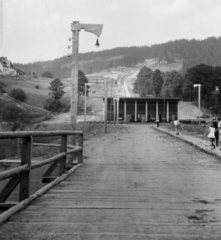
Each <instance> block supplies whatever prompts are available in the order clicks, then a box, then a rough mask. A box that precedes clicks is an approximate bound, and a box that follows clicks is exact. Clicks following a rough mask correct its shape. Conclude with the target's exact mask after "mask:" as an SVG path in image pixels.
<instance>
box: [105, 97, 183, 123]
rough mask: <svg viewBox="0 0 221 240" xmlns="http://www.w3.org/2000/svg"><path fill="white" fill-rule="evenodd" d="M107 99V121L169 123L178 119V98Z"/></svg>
mask: <svg viewBox="0 0 221 240" xmlns="http://www.w3.org/2000/svg"><path fill="white" fill-rule="evenodd" d="M118 99H119V100H117V98H108V99H107V119H108V120H116V119H117V115H118V119H119V120H122V121H125V122H143V123H144V122H154V121H156V119H159V120H160V122H164V121H165V122H170V121H174V120H175V119H179V107H178V104H179V100H180V98H168V97H167V98H163V97H157V98H153V97H149V98H123V97H120V98H118Z"/></svg>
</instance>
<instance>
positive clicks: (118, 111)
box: [117, 97, 120, 126]
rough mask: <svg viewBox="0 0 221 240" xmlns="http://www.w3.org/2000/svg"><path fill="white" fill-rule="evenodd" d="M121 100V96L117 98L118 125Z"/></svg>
mask: <svg viewBox="0 0 221 240" xmlns="http://www.w3.org/2000/svg"><path fill="white" fill-rule="evenodd" d="M119 100H120V98H119V97H118V98H117V126H118V122H119Z"/></svg>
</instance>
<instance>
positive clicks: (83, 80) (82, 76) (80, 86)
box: [78, 70, 90, 96]
mask: <svg viewBox="0 0 221 240" xmlns="http://www.w3.org/2000/svg"><path fill="white" fill-rule="evenodd" d="M85 83H88V79H87V77H86V76H85V73H84V72H83V71H81V70H78V95H79V96H80V95H84V93H85ZM89 88H90V86H87V91H86V96H88V93H89Z"/></svg>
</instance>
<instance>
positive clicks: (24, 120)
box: [2, 104, 32, 131]
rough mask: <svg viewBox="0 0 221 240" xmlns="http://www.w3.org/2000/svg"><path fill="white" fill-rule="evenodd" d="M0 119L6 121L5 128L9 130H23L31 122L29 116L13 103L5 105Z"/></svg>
mask: <svg viewBox="0 0 221 240" xmlns="http://www.w3.org/2000/svg"><path fill="white" fill-rule="evenodd" d="M2 119H3V121H4V122H6V128H8V129H10V130H11V131H16V130H18V129H19V130H23V129H24V127H25V126H27V125H29V124H31V123H32V121H31V116H30V115H29V114H28V113H27V112H26V111H25V110H23V109H21V108H19V107H17V106H16V105H15V104H9V105H7V106H6V107H5V108H4V110H3V112H2Z"/></svg>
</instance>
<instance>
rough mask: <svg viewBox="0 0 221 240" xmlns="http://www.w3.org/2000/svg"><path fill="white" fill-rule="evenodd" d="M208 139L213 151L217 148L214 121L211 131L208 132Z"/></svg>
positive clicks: (211, 124)
mask: <svg viewBox="0 0 221 240" xmlns="http://www.w3.org/2000/svg"><path fill="white" fill-rule="evenodd" d="M208 138H209V139H210V146H211V150H212V149H214V148H215V147H216V146H215V144H214V141H215V127H214V122H213V121H212V122H211V123H210V127H209V131H208Z"/></svg>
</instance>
